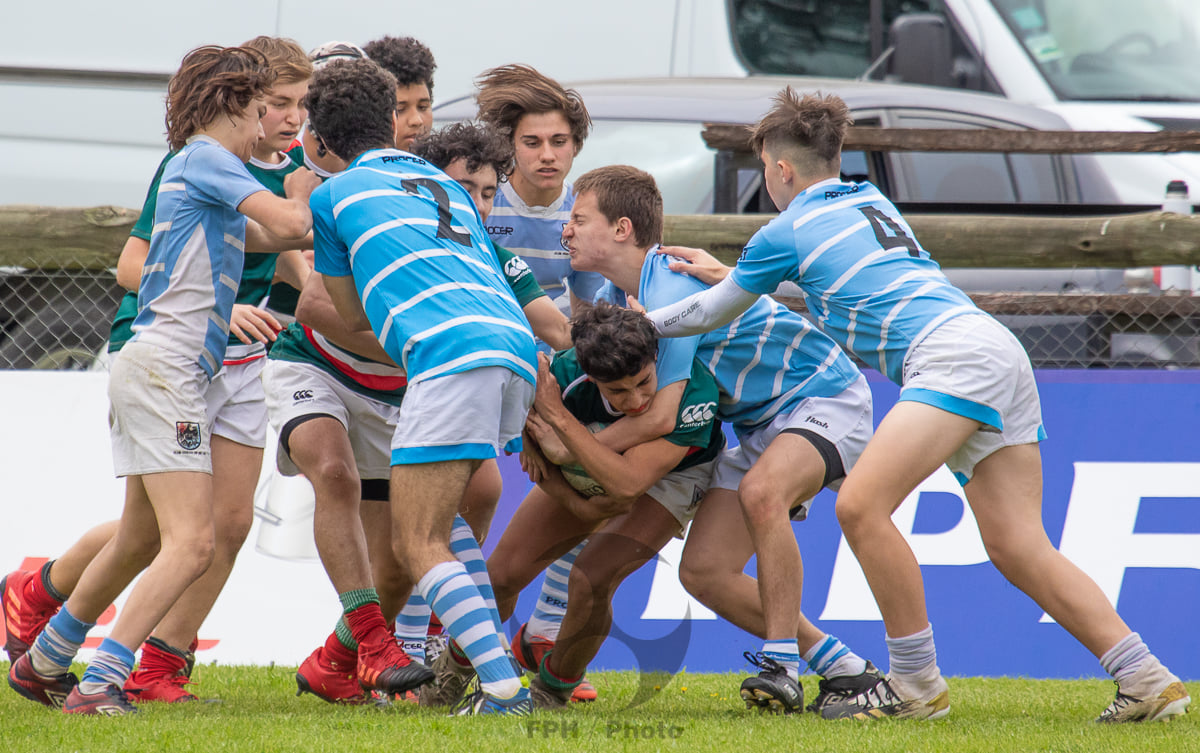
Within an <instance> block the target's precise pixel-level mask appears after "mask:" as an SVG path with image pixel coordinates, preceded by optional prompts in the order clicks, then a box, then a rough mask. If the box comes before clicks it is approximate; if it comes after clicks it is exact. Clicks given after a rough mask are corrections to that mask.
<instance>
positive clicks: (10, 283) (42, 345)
mask: <svg viewBox="0 0 1200 753" xmlns="http://www.w3.org/2000/svg"><path fill="white" fill-rule="evenodd" d="M124 293H125V291H124V290H123V289H122V288H121V287H120V286H119V285H117V280H116V277H115V276H114V275H113V273H112V272H111V271H109V270H79V271H66V270H61V269H22V268H13V267H0V369H86V368H89V367H90V366H91V365H92V363H93V361H94V359H95V357H96V356H97V355H98V354H99V353H101V352H102V351H103V350H104V348H105V343H107V341H108V333H109V329H110V328H111V325H112V320H113V316H114V315H115V314H116V311H117V305H118V304H119V303H120V301H121V297H122V296H123V295H124Z"/></svg>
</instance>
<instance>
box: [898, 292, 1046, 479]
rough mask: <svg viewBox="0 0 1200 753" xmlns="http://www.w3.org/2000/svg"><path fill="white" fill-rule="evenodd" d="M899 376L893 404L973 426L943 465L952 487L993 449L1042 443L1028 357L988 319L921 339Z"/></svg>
mask: <svg viewBox="0 0 1200 753" xmlns="http://www.w3.org/2000/svg"><path fill="white" fill-rule="evenodd" d="M903 378H904V385H903V387H901V389H900V397H899V399H900V400H911V401H915V402H919V403H925V404H927V405H932V406H934V407H936V408H941V409H942V410H945V411H948V412H950V413H954V414H957V415H960V416H964V417H966V418H971V419H974V420H976V421H978V422H979V423H980V430H979V431H977V432H975V433H974V434H972V435H971V438H970V439H968V440H967V442H966V444H964V445H963V446H962V447H961V448H959V450H958V451H957V452H955V453H954V454H953V455H951V456H950V459H949V460H947V461H946V465H948V466H949V467H950V470H951V471H953V472H954V475H955V476H957V477H958V480H959V482H960V483H963V484H965V483H966V482H967V481H969V480H970V478H971V474H972V473H973V472H974V470H975V465H976V464H977V463H979V461H981V460H983V459H984V458H986V457H987V456H988V455H991V454H992V453H993V452H995V451H996V450H999V449H1000V448H1002V447H1008V446H1011V445H1019V444H1029V443H1031V442H1040V441H1041V440H1043V439H1045V438H1046V431H1045V429H1044V428H1043V427H1042V404H1041V400H1040V399H1039V397H1038V389H1037V382H1036V381H1035V380H1034V377H1033V366H1032V365H1031V364H1030V363H1029V355H1028V354H1027V353H1026V352H1025V348H1023V347H1022V346H1021V343H1020V341H1019V340H1017V338H1016V336H1015V335H1013V333H1012V332H1010V331H1009V329H1008V328H1007V327H1005V326H1004V325H1003V324H1001V323H1000V322H998V321H996V320H995V319H994V318H992V317H991V316H990V315H988V314H985V313H983V312H980V313H978V314H965V315H963V316H956V317H954V318H953V319H950V320H949V321H947V322H946V323H944V324H942V325H940V326H939V327H937V328H936V329H935V330H933V332H931V333H929V335H928V336H926V337H925V339H923V340H922V341H921V342H919V343H917V344H916V345H915V346H913V348H912V349H911V350H910V351H909V354H908V357H907V358H906V359H905V362H904V373H903Z"/></svg>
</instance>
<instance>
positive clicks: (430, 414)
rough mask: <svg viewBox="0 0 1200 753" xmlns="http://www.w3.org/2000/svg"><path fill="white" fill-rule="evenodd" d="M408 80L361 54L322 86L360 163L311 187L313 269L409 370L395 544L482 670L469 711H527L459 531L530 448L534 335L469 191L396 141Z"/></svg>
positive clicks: (343, 309)
mask: <svg viewBox="0 0 1200 753" xmlns="http://www.w3.org/2000/svg"><path fill="white" fill-rule="evenodd" d="M315 83H316V82H314V84H315ZM395 88H396V87H395V81H394V79H393V77H392V76H391V75H390V74H388V73H386V72H385V71H383V70H382V69H380V68H379V67H378V66H377V65H375V64H374V63H371V62H369V61H348V62H344V63H339V64H338V65H336V66H331V67H330V77H329V80H328V82H327V87H326V90H325V91H323V92H314V91H310V93H309V100H308V105H309V120H310V123H311V125H312V128H313V130H314V131H315V132H316V134H317V136H318V137H319V138H320V139H321V141H322V143H324V144H325V146H326V148H327V149H328V150H329V151H330V152H332V153H333V154H336V155H337V156H338V157H341V158H342V159H345V160H347V161H349V162H350V165H349V167H348V168H347V169H346V170H345V171H343V172H342V173H340V174H339V175H337V176H334V177H333V178H331V179H330V180H328V181H326V182H325V183H324V184H323V185H322V186H321V187H320V188H318V189H317V190H316V191H315V192H314V194H313V199H312V202H311V207H312V209H313V229H314V232H313V246H314V251H315V257H316V271H317V272H319V273H320V274H321V275H323V276H324V281H325V287H326V289H327V290H328V292H329V295H330V298H331V299H332V300H333V302H334V305H335V306H336V307H337V310H338V313H339V314H341V316H342V317H343V318H344V319H345V320H346V321H347V324H348V325H350V328H351V329H352V330H355V331H367V330H371V331H373V332H374V333H375V337H376V339H377V340H378V341H379V343H380V345H382V346H383V348H384V350H385V352H386V353H387V355H388V356H389V357H390V358H391V360H392V361H393V362H395V363H396V364H398V365H399V366H401V367H402V368H403V369H404V370H405V373H407V374H408V389H407V392H406V393H405V397H404V402H403V404H402V405H401V407H400V414H399V417H398V425H397V429H396V433H395V434H394V435H393V437H392V453H391V463H392V471H391V492H390V498H391V507H392V516H391V517H392V541H393V548H394V550H395V554H396V559H397V561H398V562H399V563H400V564H401V565H402V566H404V567H405V568H407V570H408V572H409V574H410V575H411V577H412V579H413V580H415V581H416V582H417V589H418V591H419V592H420V593H421V596H422V597H423V598H424V599H425V601H426V602H427V603H428V604H429V605H430V606H431V607H432V609H433V611H434V613H435V614H437V615H438V617H439V618H440V619H441V621H442V623H443V624H444V625H445V626H446V628H447V630H448V631H449V633H450V634H451V636H453V637H454V638H455V639H456V640H457V641H458V643H459V645H460V646H462V648H463V650H464V651H465V652H466V654H467V656H468V657H469V658H470V659H471V663H472V664H473V665H474V667H475V669H476V671H477V672H478V674H479V677H480V681H481V688H480V692H479V693H478V694H476V696H475V697H473V698H472V699H471V703H469V704H468V705H467V706H466V707H465V708H464V709H463V710H464V712H465V713H505V714H514V713H515V714H523V713H528V712H529V711H530V710H531V705H530V703H529V694H528V691H527V690H525V688H523V687H522V686H521V682H520V680H519V679H518V678H517V676H516V673H515V671H514V670H513V667H512V664H511V663H510V662H509V659H508V656H507V654H506V653H505V651H504V647H503V645H502V644H501V640H500V636H499V631H500V624H499V620H498V618H497V617H496V616H495V610H490V609H488V607H487V604H486V603H485V601H484V599H483V597H482V596H481V595H480V591H479V588H478V587H477V586H476V584H475V583H474V581H473V580H472V579H471V577H470V575H469V574H468V573H467V570H466V568H465V567H464V566H463V565H462V563H461V562H459V561H458V560H456V559H455V557H454V555H453V553H452V552H451V550H450V547H449V542H450V535H451V528H452V526H453V522H454V516H455V513H456V511H457V510H458V508H459V505H460V503H461V501H462V498H463V494H464V491H465V489H466V486H467V482H468V480H469V479H470V477H471V474H472V473H473V472H474V471H475V469H476V468H478V467H479V465H480V463H481V462H482V461H483V460H485V459H488V458H492V457H495V456H496V455H497V454H498V453H499V452H500V451H501V450H504V451H507V452H513V451H517V450H519V449H520V438H521V430H522V427H523V426H524V423H525V416H526V413H527V412H528V409H529V406H530V404H531V403H532V400H533V385H534V380H535V379H536V368H535V365H534V364H535V361H534V354H535V348H534V343H533V333H532V332H531V331H530V329H529V324H528V322H527V321H526V319H525V316H524V314H522V313H521V308H520V306H519V305H518V303H517V300H516V298H515V297H514V296H513V294H512V291H511V290H510V289H509V287H508V286H507V285H506V284H505V282H504V277H503V275H502V274H501V271H500V268H499V264H498V262H497V261H496V256H495V254H494V253H493V252H492V250H491V247H490V246H489V245H488V240H487V236H486V234H485V233H484V231H483V227H482V224H481V223H480V220H479V215H478V213H477V212H476V210H475V208H474V206H473V204H472V201H471V196H470V195H469V194H468V193H467V192H466V190H465V189H463V187H462V186H460V185H459V184H458V183H457V182H455V181H454V180H453V179H451V178H450V177H449V176H447V175H446V174H445V173H443V172H442V171H441V170H438V169H437V168H435V167H433V166H432V165H430V164H429V163H428V162H426V161H425V160H423V159H421V158H419V157H416V156H414V155H411V154H408V153H407V152H401V151H399V150H397V149H395V148H394V147H393V146H392V143H393V138H394V132H395V115H394V108H395V102H394V92H395ZM314 89H315V87H314ZM364 93H367V94H364ZM347 100H352V101H354V102H355V106H354V107H346V106H345V104H344V103H345V102H346V101H347Z"/></svg>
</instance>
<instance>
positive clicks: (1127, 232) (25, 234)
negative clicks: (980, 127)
mask: <svg viewBox="0 0 1200 753" xmlns="http://www.w3.org/2000/svg"><path fill="white" fill-rule="evenodd" d="M137 216H138V212H137V210H134V209H123V208H120V207H93V208H90V209H63V208H58V207H34V206H21V205H14V206H0V266H11V267H43V268H57V269H106V268H110V267H114V266H116V263H117V256H118V255H119V254H120V251H121V247H122V246H123V245H124V243H125V239H126V238H127V237H128V236H129V230H130V228H131V227H132V226H133V223H134V222H136V221H137ZM770 219H771V216H769V215H668V216H667V217H666V218H665V222H664V228H663V232H664V241H665V243H666V244H668V245H679V246H697V247H700V248H706V249H709V250H710V251H712V252H713V253H714V254H715V255H716V256H717V257H718V258H720V259H722V260H724V261H725V262H726V263H733V262H734V261H735V260H736V259H737V257H738V255H739V254H741V251H742V247H743V246H745V244H746V241H748V240H749V239H750V236H751V235H753V234H754V232H755V231H756V230H758V228H760V227H762V226H763V225H764V224H765V223H767V222H768V221H770ZM906 219H907V220H908V222H909V225H911V226H912V229H913V232H915V233H916V235H917V238H918V239H919V240H920V241H921V243H922V245H924V246H925V248H927V249H928V250H929V253H930V254H932V255H933V257H934V258H935V259H936V260H937V261H938V263H940V264H941V265H942V266H944V267H1013V268H1037V267H1068V268H1070V267H1116V268H1128V267H1149V266H1164V265H1172V264H1200V216H1194V217H1190V216H1185V215H1176V214H1163V213H1160V212H1149V213H1138V214H1128V215H1115V216H1111V217H1013V216H990V215H959V214H916V213H908V214H906Z"/></svg>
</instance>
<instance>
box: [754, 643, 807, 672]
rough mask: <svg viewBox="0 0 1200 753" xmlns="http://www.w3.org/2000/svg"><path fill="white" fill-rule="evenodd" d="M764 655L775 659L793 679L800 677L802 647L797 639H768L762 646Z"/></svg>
mask: <svg viewBox="0 0 1200 753" xmlns="http://www.w3.org/2000/svg"><path fill="white" fill-rule="evenodd" d="M762 653H763V656H765V657H767V658H768V659H771V660H773V661H775V662H776V663H777V664H779V665H780V666H782V667H783V668H784V669H786V670H787V673H788V676H789V677H791V678H792V679H793V680H799V679H800V647H799V646H798V645H796V639H795V638H792V639H791V640H782V641H767V642H766V643H764V644H763V647H762Z"/></svg>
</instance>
